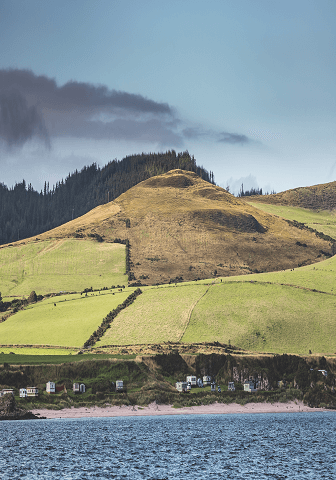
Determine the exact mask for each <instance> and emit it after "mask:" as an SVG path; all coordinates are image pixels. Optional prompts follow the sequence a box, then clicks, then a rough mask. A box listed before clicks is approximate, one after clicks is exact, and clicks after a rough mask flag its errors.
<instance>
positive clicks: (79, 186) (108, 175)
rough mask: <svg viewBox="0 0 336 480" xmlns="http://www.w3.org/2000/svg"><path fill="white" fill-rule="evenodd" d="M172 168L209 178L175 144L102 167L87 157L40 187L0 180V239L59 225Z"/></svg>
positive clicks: (210, 176)
mask: <svg viewBox="0 0 336 480" xmlns="http://www.w3.org/2000/svg"><path fill="white" fill-rule="evenodd" d="M176 168H178V169H182V170H188V171H192V172H195V173H196V174H197V175H199V176H200V177H201V178H202V179H203V180H206V181H208V182H210V183H213V184H215V181H214V174H213V172H211V171H210V172H208V171H207V170H206V169H204V168H203V166H198V165H197V164H196V160H195V158H194V156H191V155H190V154H189V152H188V151H185V152H181V153H176V152H175V150H169V151H167V152H165V153H148V154H147V153H142V154H139V155H131V156H127V157H125V158H123V159H122V160H117V159H114V160H112V161H111V162H109V163H108V164H107V165H105V166H104V167H103V168H99V167H98V166H97V165H96V163H93V164H92V165H90V166H85V167H84V168H83V169H82V170H81V171H78V170H76V171H75V172H73V173H71V174H70V173H69V175H68V176H67V177H66V179H65V180H63V179H62V180H61V181H60V182H57V183H56V185H53V187H52V188H51V187H50V186H49V183H47V182H45V183H44V188H43V190H41V191H40V192H37V191H36V190H34V189H33V187H32V185H31V184H29V185H27V184H26V182H25V180H23V181H22V182H21V183H17V184H15V186H14V187H12V188H8V187H7V186H6V185H4V184H3V183H0V245H2V244H5V243H9V242H14V241H16V240H22V239H24V238H28V237H31V236H34V235H38V234H40V233H43V232H46V231H48V230H51V229H52V228H55V227H58V226H60V225H63V224H64V223H66V222H68V221H70V220H72V219H74V218H77V217H80V216H81V215H84V214H85V213H87V212H89V211H90V210H92V209H93V208H95V207H97V206H98V205H102V204H103V203H106V202H108V201H111V200H114V199H115V198H117V197H119V195H121V194H122V193H124V192H126V191H127V190H129V189H130V188H131V187H133V186H134V185H136V184H137V183H139V182H142V181H143V180H146V179H148V178H150V177H153V176H155V175H160V174H162V173H166V172H168V171H169V170H173V169H176Z"/></svg>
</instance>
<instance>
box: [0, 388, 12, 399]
mask: <svg viewBox="0 0 336 480" xmlns="http://www.w3.org/2000/svg"><path fill="white" fill-rule="evenodd" d="M8 394H11V395H14V390H13V389H12V388H3V389H2V390H1V392H0V397H2V396H3V395H8Z"/></svg>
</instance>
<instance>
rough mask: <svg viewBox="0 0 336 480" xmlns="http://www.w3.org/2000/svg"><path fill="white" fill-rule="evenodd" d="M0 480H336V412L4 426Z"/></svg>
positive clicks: (10, 423) (1, 429)
mask: <svg viewBox="0 0 336 480" xmlns="http://www.w3.org/2000/svg"><path fill="white" fill-rule="evenodd" d="M0 478H1V479H3V480H5V479H6V480H7V479H8V480H13V479H39V480H40V479H71V480H73V479H132V480H133V479H134V480H138V479H139V480H140V479H141V480H163V479H169V480H173V479H174V480H175V479H181V480H182V479H183V480H187V479H201V480H202V479H204V480H205V479H242V480H243V479H244V480H246V479H257V480H263V479H268V480H269V479H276V480H280V479H281V480H282V479H291V480H301V479H302V480H303V479H304V480H307V479H314V480H320V479H328V480H332V479H336V412H314V413H303V412H301V413H276V414H270V413H267V414H236V415H235V414H229V415H174V416H151V417H114V418H83V419H56V420H55V419H53V420H24V421H2V422H0Z"/></svg>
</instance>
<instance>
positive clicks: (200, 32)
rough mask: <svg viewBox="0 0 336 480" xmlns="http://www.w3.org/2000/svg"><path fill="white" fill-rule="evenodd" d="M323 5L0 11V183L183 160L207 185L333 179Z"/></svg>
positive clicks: (330, 20)
mask: <svg viewBox="0 0 336 480" xmlns="http://www.w3.org/2000/svg"><path fill="white" fill-rule="evenodd" d="M335 32H336V2H335V1H334V0H330V1H329V0H315V1H311V0H291V1H287V0H282V1H281V2H275V1H270V0H253V1H252V0H232V1H231V0H218V1H215V0H214V1H211V0H209V1H207V2H205V1H197V0H192V1H188V0H184V1H172V0H170V1H169V2H167V1H166V0H165V1H161V0H153V1H148V0H147V1H146V0H143V1H137V0H134V1H128V0H122V1H121V0H120V1H113V0H97V1H93V0H90V1H86V0H78V1H77V0H72V1H70V2H69V1H62V0H58V1H57V2H55V1H54V0H53V1H49V0H40V1H38V0H29V1H25V0H22V1H19V0H1V2H0V45H1V53H0V182H2V183H5V184H6V185H8V186H12V185H13V184H15V182H21V181H22V179H23V178H24V179H25V180H26V181H27V182H28V183H29V182H31V183H32V185H33V187H34V188H36V189H40V188H41V187H42V184H43V183H44V181H45V180H46V181H49V182H50V184H51V185H52V184H53V183H56V181H58V180H60V179H61V178H62V177H63V178H64V177H65V176H67V174H68V173H69V172H72V171H74V170H75V169H76V168H77V169H81V168H82V167H83V166H84V165H88V164H91V163H92V162H96V163H97V164H98V165H100V166H104V165H105V164H106V163H107V162H108V161H110V160H113V159H114V158H118V159H122V158H123V157H124V156H126V155H129V154H134V153H141V152H159V151H165V150H169V149H175V150H176V151H184V150H189V152H190V153H191V154H193V155H194V156H195V158H196V160H197V163H198V164H200V165H203V166H204V167H205V168H206V169H207V170H212V171H213V172H214V174H215V180H216V182H217V184H219V185H221V186H224V187H225V186H226V185H227V184H229V185H230V187H231V190H235V191H238V189H239V185H240V184H241V183H242V182H243V183H244V187H245V188H251V187H259V188H260V187H261V188H263V189H264V190H273V189H274V190H276V191H281V190H286V189H288V188H294V187H298V186H305V185H313V184H316V183H324V182H329V181H334V180H335V179H336V95H335V93H336V92H335V89H336V56H335V53H336V39H335V35H336V33H335Z"/></svg>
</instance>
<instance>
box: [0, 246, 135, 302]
mask: <svg viewBox="0 0 336 480" xmlns="http://www.w3.org/2000/svg"><path fill="white" fill-rule="evenodd" d="M125 269H126V263H125V245H120V244H116V243H98V242H95V241H92V240H76V239H69V238H66V239H54V240H45V241H36V242H30V243H27V244H15V245H13V246H6V247H3V248H0V292H1V294H2V296H3V297H5V296H6V297H8V296H28V295H29V294H30V292H31V291H32V290H35V291H36V293H37V294H38V295H39V294H42V295H44V294H47V293H56V292H60V291H65V292H80V291H82V290H84V289H85V288H90V287H93V288H94V289H97V288H102V287H105V286H106V287H111V285H126V284H127V276H126V275H125Z"/></svg>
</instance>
